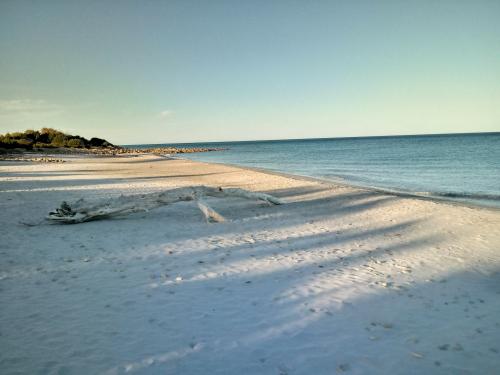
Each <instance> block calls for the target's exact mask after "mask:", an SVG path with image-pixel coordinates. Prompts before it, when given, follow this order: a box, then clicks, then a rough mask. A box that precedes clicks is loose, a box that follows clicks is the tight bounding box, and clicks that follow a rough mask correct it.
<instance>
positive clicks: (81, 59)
mask: <svg viewBox="0 0 500 375" xmlns="http://www.w3.org/2000/svg"><path fill="white" fill-rule="evenodd" d="M499 19H500V1H498V0H492V1H481V0H470V1H463V0H454V1H444V0H443V1H439V0H432V1H426V0H419V1H416V0H415V1H405V0H401V1H396V0H392V1H383V0H378V1H377V0H367V1H361V0H352V1H347V0H346V1H334V0H331V1H305V0H303V1H294V0H288V1H272V0H267V1H264V0H252V1H217V0H214V1H201V0H200V1H190V0H183V1H151V0H142V1H139V0H137V1H126V0H124V1H106V0H103V1H90V0H86V1H85V0H79V1H71V0H60V1H53V0H45V1H23V0H12V1H11V0H1V1H0V133H5V132H8V131H18V130H25V129H38V128H41V127H54V128H57V129H60V130H63V131H66V132H69V133H72V134H79V135H81V136H85V137H92V136H97V137H101V138H106V139H108V140H109V141H111V142H113V143H115V144H138V143H174V142H204V141H231V140H256V139H288V138H320V137H345V136H372V135H395V134H428V133H462V132H486V131H500V22H499Z"/></svg>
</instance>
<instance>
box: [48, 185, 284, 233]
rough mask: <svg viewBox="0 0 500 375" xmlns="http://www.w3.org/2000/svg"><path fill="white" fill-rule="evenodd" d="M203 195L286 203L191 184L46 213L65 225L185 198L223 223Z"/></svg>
mask: <svg viewBox="0 0 500 375" xmlns="http://www.w3.org/2000/svg"><path fill="white" fill-rule="evenodd" d="M204 197H216V198H226V197H239V198H245V199H255V200H261V201H263V202H266V203H268V204H272V205H279V204H283V203H284V202H283V201H282V200H280V199H278V198H276V197H273V196H272V195H269V194H264V193H257V192H253V191H248V190H244V189H237V188H228V189H223V188H213V187H209V186H189V187H183V188H177V189H171V190H167V191H163V192H160V193H151V194H142V195H129V196H123V195H122V196H120V197H118V198H114V199H109V200H107V201H102V202H98V203H94V204H90V203H88V202H87V201H85V200H84V199H80V200H78V201H76V202H75V203H73V204H71V205H70V204H68V203H66V202H62V204H61V206H60V207H59V208H57V209H56V210H55V211H54V212H50V213H49V215H48V216H47V219H48V220H52V221H54V222H59V223H64V224H77V223H83V222H86V221H91V220H99V219H104V218H108V217H112V216H122V215H127V214H131V213H134V212H144V211H149V210H152V209H154V208H157V207H161V206H165V205H168V204H173V203H177V202H183V201H193V200H194V201H197V204H198V207H199V209H200V210H201V212H202V213H203V215H204V216H205V218H206V220H207V221H209V222H223V221H224V220H225V219H224V217H222V216H221V215H220V214H218V213H217V212H216V211H215V210H213V209H212V208H211V207H210V206H208V205H207V204H206V203H205V201H204V200H203V198H204Z"/></svg>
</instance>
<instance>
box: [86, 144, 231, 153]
mask: <svg viewBox="0 0 500 375" xmlns="http://www.w3.org/2000/svg"><path fill="white" fill-rule="evenodd" d="M222 150H223V149H222V148H206V147H189V148H184V147H183V148H180V147H153V148H128V147H117V146H115V147H98V148H91V149H88V150H86V151H88V152H90V153H92V154H96V155H122V154H161V155H165V154H189V153H193V152H212V151H222Z"/></svg>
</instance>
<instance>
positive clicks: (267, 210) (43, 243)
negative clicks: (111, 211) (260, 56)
mask: <svg viewBox="0 0 500 375" xmlns="http://www.w3.org/2000/svg"><path fill="white" fill-rule="evenodd" d="M58 157H59V156H58ZM191 185H209V186H223V187H239V188H244V189H248V190H252V191H260V192H265V193H268V194H272V195H274V196H276V197H279V198H282V199H283V200H285V201H286V204H284V205H280V206H269V205H266V204H264V203H262V202H257V201H252V200H243V199H240V198H228V199H218V198H209V199H207V202H209V203H210V206H211V207H213V208H214V209H216V210H217V212H219V213H220V214H222V215H223V216H224V217H225V218H226V219H227V221H226V222H224V223H207V222H206V221H205V219H204V217H203V215H202V214H201V213H200V211H199V210H198V208H197V207H196V204H195V203H193V202H181V203H176V204H173V205H169V206H165V207H161V208H158V209H156V210H152V211H150V212H145V213H137V214H133V215H129V216H126V217H123V218H114V219H108V220H100V221H93V222H88V223H82V224H75V225H60V224H51V223H49V222H47V221H45V220H44V217H45V216H46V215H47V214H48V213H49V211H51V210H53V209H55V208H56V207H58V206H59V205H60V203H61V202H62V201H69V202H71V201H75V200H77V199H79V198H87V199H90V200H99V199H104V198H109V197H117V196H119V195H120V194H126V195H129V194H138V193H148V192H157V191H162V190H165V189H171V188H175V187H181V186H191ZM0 228H1V229H0V233H1V239H0V373H2V374H5V375H7V374H86V375H88V374H123V373H130V374H282V375H285V374H289V375H292V374H335V373H347V374H450V373H453V374H495V373H498V371H499V368H500V211H498V210H493V209H486V208H474V207H466V206H460V205H456V204H449V203H444V202H436V201H430V200H421V199H414V198H404V197H398V196H394V195H388V194H383V193H379V192H374V191H369V190H363V189H358V188H353V187H347V186H339V185H334V184H330V183H326V182H321V181H314V180H311V179H305V178H304V179H302V178H298V177H296V178H294V177H288V176H284V175H277V174H268V173H264V172H259V171H254V170H249V169H243V168H236V167H231V166H225V165H219V164H206V163H198V162H192V161H187V160H181V159H177V160H170V159H167V158H162V157H158V156H153V155H143V156H138V157H130V156H126V157H115V158H111V157H110V158H104V157H93V158H90V157H89V158H84V157H77V156H73V157H67V158H66V162H65V163H57V164H56V163H32V162H6V161H4V162H0Z"/></svg>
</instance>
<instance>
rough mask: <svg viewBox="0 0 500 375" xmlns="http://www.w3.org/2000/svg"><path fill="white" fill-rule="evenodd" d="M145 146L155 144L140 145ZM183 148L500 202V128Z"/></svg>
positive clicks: (360, 182) (204, 156)
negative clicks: (208, 149)
mask: <svg viewBox="0 0 500 375" xmlns="http://www.w3.org/2000/svg"><path fill="white" fill-rule="evenodd" d="M168 145H169V146H170V145H171V144H168ZM149 146H152V145H141V146H140V147H149ZM156 146H158V145H156ZM165 146H166V145H165ZM176 146H179V145H178V144H177V145H176ZM182 146H206V147H222V148H225V150H224V151H220V152H208V153H195V154H184V155H182V157H183V158H188V159H192V160H200V161H207V162H217V163H230V164H237V165H242V166H250V167H257V168H266V169H270V170H273V171H279V172H286V173H293V174H298V175H303V176H309V177H317V178H321V179H327V180H330V181H334V182H342V183H347V184H351V185H357V186H362V187H370V188H378V189H384V190H390V191H396V192H403V193H411V194H419V195H426V196H433V197H439V198H443V199H451V200H455V201H465V202H468V203H473V204H478V205H486V206H492V207H500V133H483V134H454V135H425V136H395V137H366V138H333V139H303V140H283V141H252V142H223V143H191V144H182Z"/></svg>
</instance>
